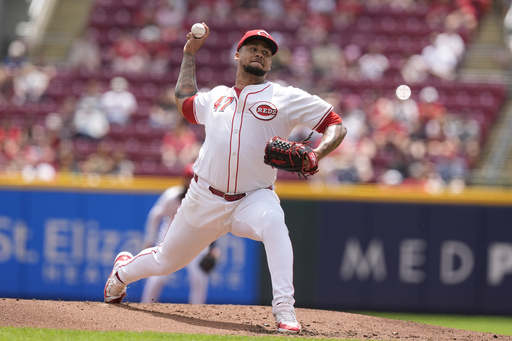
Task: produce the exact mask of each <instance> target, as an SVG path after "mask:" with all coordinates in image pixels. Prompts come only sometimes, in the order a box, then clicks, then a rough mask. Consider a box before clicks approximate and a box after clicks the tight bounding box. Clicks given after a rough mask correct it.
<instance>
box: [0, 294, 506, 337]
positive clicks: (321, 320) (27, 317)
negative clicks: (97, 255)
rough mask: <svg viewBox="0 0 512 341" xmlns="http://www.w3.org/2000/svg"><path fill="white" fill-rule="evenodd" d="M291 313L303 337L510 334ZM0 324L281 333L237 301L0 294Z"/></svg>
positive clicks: (260, 309) (259, 310)
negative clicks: (110, 299) (119, 300)
mask: <svg viewBox="0 0 512 341" xmlns="http://www.w3.org/2000/svg"><path fill="white" fill-rule="evenodd" d="M296 312H297V318H298V320H299V322H300V323H301V324H302V326H303V331H302V332H301V333H300V334H298V335H297V337H304V338H337V339H353V340H372V339H373V340H415V341H422V340H436V341H442V340H479V341H482V340H511V341H512V337H510V336H502V335H495V334H490V333H480V332H470V331H464V330H458V329H453V328H444V327H437V326H430V325H424V324H419V323H415V322H408V321H398V320H391V319H385V318H380V317H370V316H363V315H357V314H349V313H343V312H335V311H325V310H315V309H301V308H298V309H297V310H296ZM0 326H3V327H6V326H12V327H37V328H52V329H78V330H104V331H112V330H123V331H134V332H142V331H154V332H164V333H187V334H217V335H248V336H260V337H262V336H266V335H272V336H276V335H283V334H282V333H278V332H276V331H275V320H274V318H273V316H272V312H271V308H270V307H265V306H238V305H190V304H167V303H166V304H164V303H154V304H140V303H123V304H105V303H102V302H77V301H43V300H21V299H20V300H18V299H6V298H2V299H0ZM286 335H287V336H288V335H296V334H286Z"/></svg>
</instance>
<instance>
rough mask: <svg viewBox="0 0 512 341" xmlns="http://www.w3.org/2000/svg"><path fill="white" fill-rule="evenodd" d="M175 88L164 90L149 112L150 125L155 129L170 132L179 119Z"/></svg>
mask: <svg viewBox="0 0 512 341" xmlns="http://www.w3.org/2000/svg"><path fill="white" fill-rule="evenodd" d="M180 116H181V115H179V111H178V107H177V106H176V97H175V96H174V87H173V86H172V87H167V88H164V89H163V91H162V93H161V94H160V96H159V97H158V99H157V100H156V102H155V103H154V104H153V106H152V107H151V109H150V112H149V124H150V125H151V127H153V128H154V129H158V130H170V129H172V128H173V127H174V126H175V125H176V121H177V120H178V119H179V117H180Z"/></svg>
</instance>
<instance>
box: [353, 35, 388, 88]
mask: <svg viewBox="0 0 512 341" xmlns="http://www.w3.org/2000/svg"><path fill="white" fill-rule="evenodd" d="M387 69H389V59H388V57H386V56H385V55H384V54H383V53H382V49H381V47H380V46H379V45H378V43H372V44H370V46H369V48H368V52H367V53H365V54H363V55H362V56H361V58H359V71H360V73H361V78H362V79H368V80H379V79H381V78H382V77H383V76H384V72H386V70H387Z"/></svg>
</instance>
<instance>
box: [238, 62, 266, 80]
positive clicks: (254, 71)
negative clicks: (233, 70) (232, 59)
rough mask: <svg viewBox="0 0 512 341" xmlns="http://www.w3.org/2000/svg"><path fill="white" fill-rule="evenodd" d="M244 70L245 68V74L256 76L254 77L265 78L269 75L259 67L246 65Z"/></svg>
mask: <svg viewBox="0 0 512 341" xmlns="http://www.w3.org/2000/svg"><path fill="white" fill-rule="evenodd" d="M243 68H244V71H245V72H247V73H249V74H251V75H254V76H258V77H261V76H265V75H266V74H267V71H265V70H263V69H260V68H258V67H254V66H251V65H245V66H244V67H243Z"/></svg>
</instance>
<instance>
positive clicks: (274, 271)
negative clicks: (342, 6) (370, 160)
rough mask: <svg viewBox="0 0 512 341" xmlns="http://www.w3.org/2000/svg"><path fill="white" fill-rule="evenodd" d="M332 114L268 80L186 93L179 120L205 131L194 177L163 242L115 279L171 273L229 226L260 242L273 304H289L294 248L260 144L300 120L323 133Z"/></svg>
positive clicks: (284, 133)
mask: <svg viewBox="0 0 512 341" xmlns="http://www.w3.org/2000/svg"><path fill="white" fill-rule="evenodd" d="M331 112H332V106H331V105H330V104H328V103H327V102H325V101H324V100H322V99H320V98H319V97H317V96H312V95H310V94H308V93H306V92H305V91H303V90H300V89H297V88H293V87H283V86H281V85H278V84H276V83H272V82H265V83H264V84H259V85H249V86H246V87H245V88H244V89H243V90H241V91H239V90H237V89H235V88H234V87H231V88H229V87H226V86H218V87H215V88H214V89H212V90H211V91H209V92H201V93H198V94H196V95H195V96H193V97H191V98H189V99H187V100H186V101H185V103H184V105H183V114H184V116H185V118H186V119H187V120H188V121H189V122H191V123H197V124H203V125H204V126H205V131H206V138H205V141H204V144H203V146H202V147H201V150H200V153H199V157H198V159H197V160H196V162H195V164H194V167H193V169H194V172H195V174H196V177H195V178H194V179H192V181H191V184H190V188H189V190H188V192H187V195H186V196H185V198H184V200H183V201H182V204H181V206H180V208H179V209H178V211H177V214H176V216H175V218H174V220H173V222H172V224H171V227H170V228H169V229H168V231H167V234H166V236H165V238H164V240H163V242H162V244H160V245H159V246H158V247H154V248H151V249H147V250H145V251H143V252H141V253H139V254H138V255H137V256H135V257H134V258H133V259H132V260H131V261H129V262H128V263H127V264H125V265H121V266H120V267H119V268H118V272H117V275H118V277H119V278H120V280H121V281H122V282H123V283H125V284H129V283H132V282H134V281H137V280H139V279H142V278H145V277H149V276H154V275H165V274H169V273H172V272H174V271H177V270H179V269H181V268H182V267H184V266H185V265H187V264H188V263H189V262H190V261H191V260H192V259H194V258H195V257H196V256H197V255H198V254H199V253H200V252H201V251H202V250H203V249H204V248H205V247H207V246H208V245H209V244H210V243H211V242H212V241H214V240H215V239H217V238H218V237H220V236H222V235H224V234H226V233H228V232H231V233H232V234H234V235H236V236H239V237H246V238H250V239H254V240H258V241H261V242H263V244H264V247H265V252H266V256H267V261H268V266H269V270H270V275H271V281H272V288H273V300H272V305H273V306H276V305H277V304H279V303H282V302H286V303H289V304H292V305H293V304H294V303H295V300H294V298H293V295H294V287H293V250H292V245H291V241H290V238H289V235H288V229H287V226H286V225H285V220H284V212H283V210H282V208H281V205H280V202H279V198H278V196H277V195H276V193H275V192H274V190H273V189H274V187H273V185H274V182H275V180H276V177H277V170H276V169H273V168H272V167H270V166H268V165H266V164H264V162H263V156H264V149H265V145H266V142H267V140H268V139H269V138H271V137H274V136H280V137H282V138H288V137H289V135H290V133H291V132H292V130H293V128H294V127H296V126H298V125H304V126H306V127H309V128H310V129H320V131H321V132H323V129H322V128H321V127H322V126H323V125H324V123H325V122H324V121H328V120H329V119H328V117H329V115H330V113H331ZM223 194H226V195H223ZM228 200H231V201H228Z"/></svg>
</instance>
